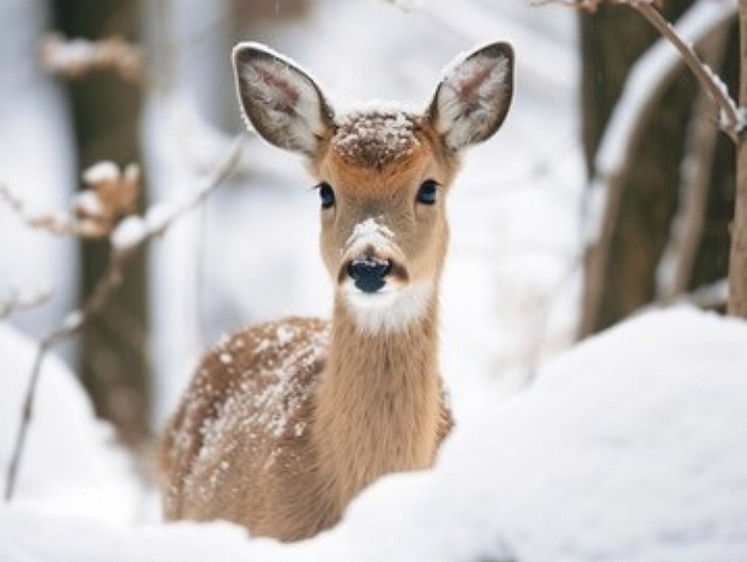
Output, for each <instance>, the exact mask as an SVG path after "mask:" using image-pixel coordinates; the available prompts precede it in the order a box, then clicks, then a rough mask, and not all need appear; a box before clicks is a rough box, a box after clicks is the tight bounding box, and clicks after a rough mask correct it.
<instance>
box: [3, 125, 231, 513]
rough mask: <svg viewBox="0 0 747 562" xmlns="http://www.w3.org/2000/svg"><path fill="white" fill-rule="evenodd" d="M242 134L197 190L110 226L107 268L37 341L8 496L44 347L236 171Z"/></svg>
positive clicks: (61, 337) (79, 320) (67, 332)
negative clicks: (74, 307) (145, 249)
mask: <svg viewBox="0 0 747 562" xmlns="http://www.w3.org/2000/svg"><path fill="white" fill-rule="evenodd" d="M244 139H245V137H244V136H243V135H240V136H238V137H237V138H236V139H235V140H234V142H233V143H232V144H231V146H230V148H229V149H228V151H227V152H226V154H225V156H223V158H222V159H221V161H220V162H219V163H218V165H217V166H216V167H215V168H214V169H213V170H212V171H211V172H210V173H208V174H207V175H206V176H205V177H204V178H202V180H201V181H200V182H199V184H198V186H197V187H196V189H195V190H194V192H193V193H191V194H190V196H189V197H187V198H186V199H185V200H184V201H181V202H179V203H178V204H176V205H173V206H170V207H166V206H164V205H158V204H157V205H154V206H153V207H151V208H150V209H148V211H147V212H146V214H145V216H143V217H138V216H136V215H130V216H128V217H127V218H125V219H124V220H122V221H121V222H120V223H119V224H118V225H117V226H116V228H114V229H113V230H112V231H111V234H110V236H109V239H110V241H111V244H112V252H111V253H110V255H109V262H108V264H107V266H106V269H105V270H104V273H103V274H102V276H101V278H100V279H99V280H98V282H97V283H96V286H95V287H94V288H93V291H92V292H91V294H90V295H89V296H88V297H87V298H86V300H85V301H84V303H83V304H82V305H81V306H80V307H79V308H78V309H77V310H74V311H72V312H70V313H69V314H68V315H67V316H66V317H65V319H64V320H63V322H62V324H61V325H60V326H59V327H58V328H57V329H55V330H53V331H52V332H50V333H49V334H48V335H47V336H46V337H44V338H43V339H42V341H41V342H40V344H39V349H38V351H37V354H36V358H35V360H34V365H33V367H32V370H31V376H30V378H29V383H28V387H27V390H26V394H25V398H24V404H23V410H22V414H21V415H22V418H21V423H20V425H19V428H18V432H17V433H16V441H15V445H14V449H13V455H12V456H11V461H10V465H9V467H8V477H7V480H6V487H5V500H6V501H10V500H11V499H12V497H13V490H14V487H15V481H16V476H17V473H18V467H19V466H20V461H21V456H22V453H23V447H24V443H25V440H26V434H27V432H28V426H29V423H30V421H31V416H32V405H33V401H34V395H35V392H36V387H37V382H38V379H39V372H40V367H41V363H42V360H43V359H44V356H45V354H46V352H47V351H48V350H49V349H50V348H52V347H53V346H55V345H57V344H58V343H60V342H62V341H65V340H67V339H69V338H70V337H72V336H73V335H75V334H76V333H77V332H78V331H79V330H80V329H81V328H82V327H83V325H84V324H85V323H86V322H87V321H88V320H89V319H90V318H91V317H92V316H93V315H95V314H96V313H97V312H98V311H99V310H100V309H101V307H102V306H103V304H104V303H105V302H106V301H107V299H108V298H109V296H110V295H111V294H112V292H113V291H114V290H115V289H116V288H117V287H118V286H119V285H120V284H121V282H122V274H123V269H124V267H125V265H126V264H127V263H128V262H129V261H130V260H131V259H132V257H133V256H134V255H135V254H136V252H137V250H138V249H140V248H141V247H143V246H144V245H145V244H146V243H147V242H149V241H150V240H152V239H154V238H156V237H158V236H160V235H161V234H163V232H164V231H166V229H168V228H169V226H171V224H172V223H174V222H175V221H177V220H178V219H179V218H180V217H182V216H183V215H185V214H186V213H188V212H189V211H191V210H192V209H193V208H195V207H196V206H198V205H199V204H200V203H201V202H202V201H203V200H205V199H206V198H207V197H208V196H210V195H211V194H212V193H213V192H215V191H216V190H217V188H218V187H220V186H221V185H222V184H223V182H224V181H225V180H226V179H227V178H228V177H229V176H230V175H231V173H232V172H233V171H234V169H235V167H236V164H237V162H238V161H239V155H240V153H241V147H242V145H243V142H244ZM88 176H89V178H88V179H89V180H91V181H93V182H96V181H108V180H111V179H112V178H113V177H114V174H113V173H112V169H111V168H106V167H105V168H99V169H98V170H94V172H91V170H90V169H89V170H88ZM91 176H93V177H91Z"/></svg>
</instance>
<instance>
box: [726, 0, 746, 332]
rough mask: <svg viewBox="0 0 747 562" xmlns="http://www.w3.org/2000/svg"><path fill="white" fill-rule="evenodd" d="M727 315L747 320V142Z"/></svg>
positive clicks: (742, 4)
mask: <svg viewBox="0 0 747 562" xmlns="http://www.w3.org/2000/svg"><path fill="white" fill-rule="evenodd" d="M739 31H740V36H741V42H740V49H739V61H740V67H741V71H740V88H739V106H740V107H747V0H739ZM729 314H731V315H733V316H740V317H742V318H747V140H746V139H745V135H744V132H740V134H739V138H738V142H737V189H736V202H735V205H734V225H733V230H732V241H731V257H730V266H729Z"/></svg>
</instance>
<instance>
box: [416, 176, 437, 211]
mask: <svg viewBox="0 0 747 562" xmlns="http://www.w3.org/2000/svg"><path fill="white" fill-rule="evenodd" d="M437 193H438V183H437V182H436V181H435V180H425V181H424V182H423V183H422V184H421V186H420V188H419V189H418V195H417V197H416V199H417V200H418V203H422V204H423V205H433V204H434V203H435V202H436V194H437Z"/></svg>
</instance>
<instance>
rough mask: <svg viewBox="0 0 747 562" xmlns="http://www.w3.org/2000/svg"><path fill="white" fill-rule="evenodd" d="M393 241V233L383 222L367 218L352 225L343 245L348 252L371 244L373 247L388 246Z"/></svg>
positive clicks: (383, 247) (381, 247)
mask: <svg viewBox="0 0 747 562" xmlns="http://www.w3.org/2000/svg"><path fill="white" fill-rule="evenodd" d="M393 241H394V233H393V232H392V231H391V230H390V229H389V228H388V227H387V226H386V225H384V224H381V223H380V222H378V221H377V220H376V219H374V218H371V217H369V218H367V219H366V220H364V221H363V222H360V223H358V224H356V225H355V226H354V227H353V232H352V233H351V234H350V237H349V238H348V240H347V242H346V243H345V246H346V248H347V250H348V252H352V251H354V250H356V249H359V248H365V247H367V246H373V247H374V248H379V249H385V248H389V247H390V246H391V245H392V242H393Z"/></svg>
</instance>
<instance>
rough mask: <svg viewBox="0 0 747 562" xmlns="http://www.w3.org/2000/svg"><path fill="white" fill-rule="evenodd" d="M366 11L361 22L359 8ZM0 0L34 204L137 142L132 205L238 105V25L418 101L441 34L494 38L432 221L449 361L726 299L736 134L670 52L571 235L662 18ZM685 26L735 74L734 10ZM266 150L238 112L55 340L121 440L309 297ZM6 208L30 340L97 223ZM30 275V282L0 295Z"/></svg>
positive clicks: (1, 268)
mask: <svg viewBox="0 0 747 562" xmlns="http://www.w3.org/2000/svg"><path fill="white" fill-rule="evenodd" d="M352 4H358V5H359V6H357V7H356V6H354V5H352ZM498 4H500V5H498ZM694 4H696V2H695V1H694V0H668V1H667V2H664V3H663V8H662V11H663V13H664V14H665V16H666V17H667V19H669V20H670V21H673V22H674V21H677V19H678V18H680V17H681V16H682V15H683V14H684V13H686V12H687V11H688V10H689V9H691V8H692V7H693V5H694ZM372 11H373V12H375V13H376V14H377V15H376V17H375V19H374V20H372V21H375V22H378V23H382V22H384V25H382V27H381V29H379V28H377V30H376V31H375V32H371V30H370V29H368V28H367V27H368V24H367V21H369V19H368V18H369V15H370V14H371V13H373V12H372ZM383 12H386V15H383V16H382V15H380V13H383ZM457 14H458V17H457ZM390 20H391V22H392V23H391V25H390V24H389V23H387V22H389V21H390ZM0 21H1V22H2V25H1V27H2V30H3V31H2V33H0V44H1V45H3V49H0V68H2V69H3V77H2V78H1V79H0V99H1V100H2V103H0V115H2V119H0V146H2V147H3V150H2V151H1V152H2V154H0V183H2V184H3V185H5V186H6V187H7V189H8V190H9V191H10V192H12V193H13V194H15V195H16V196H18V197H19V198H20V199H22V200H23V201H24V203H25V204H27V205H28V206H29V208H31V207H33V208H34V209H37V208H42V209H52V210H55V209H57V210H59V209H69V208H70V207H71V205H72V203H71V202H72V201H73V198H74V192H75V191H78V190H82V189H86V188H90V185H87V184H86V183H85V182H83V181H80V180H79V179H78V178H81V177H82V175H83V172H84V170H87V169H89V168H90V167H91V166H93V165H95V164H97V163H100V162H101V161H112V162H114V163H116V164H117V165H118V166H120V167H122V168H124V167H125V166H127V165H128V164H130V163H133V162H135V163H139V164H140V166H141V170H142V174H141V181H140V186H141V188H140V198H139V202H138V207H137V211H138V212H142V211H143V210H144V209H146V208H147V207H148V206H149V205H151V204H152V203H154V202H159V201H164V200H171V199H178V198H180V197H182V196H184V195H186V194H188V193H189V192H190V190H192V189H193V188H194V186H195V184H196V182H197V180H198V179H199V178H200V177H201V176H202V175H204V174H205V173H207V172H209V171H210V170H211V169H213V168H214V167H215V165H216V162H217V161H218V160H219V159H220V157H221V155H222V154H224V153H225V151H226V150H227V147H228V146H229V143H230V141H231V138H232V137H233V136H234V135H236V134H238V133H239V132H240V131H241V130H242V128H243V123H242V121H241V119H240V118H239V114H238V109H237V104H236V100H235V95H234V89H233V77H232V74H231V68H230V64H229V56H228V55H229V53H230V50H231V48H232V46H233V45H234V44H235V43H236V42H237V41H240V40H255V41H260V42H264V43H267V44H269V45H271V46H272V47H273V48H276V49H278V50H280V51H282V52H285V53H288V54H289V55H291V56H293V57H294V58H296V59H297V60H299V61H300V62H301V63H302V64H304V65H305V66H307V67H309V68H310V69H311V70H312V72H313V73H314V74H315V75H318V76H319V77H320V78H321V79H322V81H323V82H325V83H329V85H330V88H329V89H330V90H331V91H332V93H333V95H335V94H337V93H338V92H341V96H342V97H344V98H347V99H351V98H353V99H354V98H356V97H358V98H366V97H396V96H400V95H405V96H409V97H411V98H416V99H422V100H425V99H426V98H427V96H428V95H430V93H431V92H432V89H431V88H432V86H435V82H436V79H437V77H438V69H439V68H440V66H442V65H443V64H444V63H445V62H447V61H448V60H449V58H450V57H451V56H453V54H454V53H456V52H458V51H460V50H464V49H467V48H470V47H471V46H472V45H473V44H474V43H476V42H479V41H482V40H486V39H490V38H501V39H504V38H507V39H509V40H512V41H513V42H514V43H515V46H516V48H517V57H518V61H519V69H518V70H519V74H518V76H519V84H518V88H517V92H516V96H517V102H516V108H515V111H517V112H519V114H520V115H524V116H525V117H524V118H522V119H519V118H515V120H516V123H514V124H512V123H511V119H512V118H509V124H508V125H507V131H506V132H503V133H502V139H501V140H499V141H496V143H494V144H493V145H492V147H491V148H485V149H483V148H481V149H480V150H479V151H476V153H475V155H474V161H475V165H474V171H472V172H469V173H466V175H465V179H464V183H465V184H469V185H470V187H469V188H468V189H467V188H466V186H465V193H464V194H456V193H455V195H454V197H455V199H456V198H457V197H464V199H465V201H466V203H463V204H459V203H455V215H456V217H455V218H454V219H453V224H454V226H453V229H454V230H458V229H459V228H460V226H459V221H458V219H459V217H461V219H462V220H463V222H467V221H470V220H474V221H476V223H479V225H480V228H481V230H479V232H478V230H477V226H474V225H473V226H472V228H471V229H467V234H466V235H465V234H462V235H461V237H460V235H459V234H455V242H454V250H453V251H454V254H455V255H456V256H457V257H456V258H455V259H456V264H457V265H456V266H455V267H454V268H453V269H452V271H453V274H452V278H453V280H452V281H448V280H447V285H448V286H447V288H446V293H447V294H446V298H445V305H444V306H445V308H446V309H447V312H446V320H445V324H446V325H445V328H444V329H445V331H446V333H447V336H449V338H450V341H455V342H457V343H455V344H454V349H455V350H454V351H450V350H449V349H448V348H447V350H446V353H447V359H446V361H447V364H448V365H451V366H452V367H447V370H457V368H456V367H455V365H459V366H460V367H463V366H464V364H465V359H464V355H465V354H469V355H470V356H476V357H479V365H478V364H477V360H473V363H469V362H467V365H468V366H469V367H470V368H472V367H474V369H473V370H475V371H479V372H484V373H486V374H487V375H486V376H492V377H495V378H496V379H501V378H502V379H503V380H512V381H513V382H512V383H510V384H508V385H507V386H511V387H520V386H522V385H523V384H526V383H527V382H528V381H529V380H531V377H532V373H533V372H534V370H535V368H536V363H537V362H538V361H540V360H541V359H542V358H545V357H548V356H550V355H552V354H554V353H556V352H557V351H558V350H560V349H562V348H563V347H565V346H567V345H568V344H570V343H572V342H573V341H575V340H576V339H577V338H580V337H585V336H588V335H590V334H593V333H595V332H598V331H599V330H602V329H604V328H606V327H608V326H610V325H612V324H614V323H616V322H618V321H620V320H621V319H623V318H626V317H627V316H629V315H630V314H632V313H634V312H635V311H637V310H639V309H641V308H642V307H646V306H648V305H650V304H652V303H668V302H672V301H673V300H675V299H678V298H683V297H684V296H687V295H689V296H688V297H687V298H691V299H694V300H697V301H698V302H700V303H701V304H702V305H703V306H705V307H713V308H723V306H724V303H725V299H726V297H725V289H724V283H723V280H724V279H725V277H726V273H727V269H728V256H729V224H730V221H731V219H732V216H733V212H734V192H735V174H734V169H735V162H734V148H733V146H732V144H731V142H730V141H729V139H728V138H727V137H726V136H725V135H722V134H720V133H719V131H718V124H717V118H716V112H715V109H714V107H713V105H712V103H711V102H710V101H709V100H708V99H707V98H706V97H705V95H704V94H703V93H702V92H701V90H700V89H699V87H698V86H697V84H696V83H695V81H694V79H693V78H692V76H691V75H690V74H689V73H688V72H687V71H686V70H685V69H684V68H680V69H679V70H678V71H676V72H674V73H673V74H672V75H671V76H670V77H669V78H668V79H667V80H666V81H665V84H664V87H663V88H661V89H659V90H657V91H656V92H655V95H654V96H653V97H652V98H651V100H650V102H649V103H648V105H647V108H646V113H645V116H644V117H645V118H643V119H642V120H641V122H640V126H639V127H638V129H639V130H638V132H637V133H636V137H635V138H636V143H635V147H634V151H633V154H632V156H631V157H630V159H629V161H628V162H627V164H626V167H625V171H624V182H623V183H624V189H623V190H622V192H621V193H622V196H621V199H620V201H619V202H618V203H619V204H618V207H617V209H615V210H613V211H612V212H610V213H608V214H607V215H605V216H604V218H603V220H605V221H606V222H605V224H606V225H607V228H606V230H605V232H606V234H605V235H603V236H601V238H600V239H599V241H598V243H597V244H596V245H595V246H590V247H589V249H588V250H587V249H586V247H585V242H584V239H583V236H582V231H583V230H584V221H586V220H589V219H588V216H586V214H585V212H584V209H587V211H588V209H590V208H591V207H593V206H592V205H591V204H590V203H589V199H590V197H591V196H590V194H589V190H590V188H589V187H588V186H589V185H591V183H592V182H591V180H592V178H594V177H595V175H596V174H597V171H598V170H597V169H596V164H595V162H596V156H597V152H598V150H599V147H600V143H601V139H602V137H603V135H604V132H605V129H606V127H607V125H608V122H609V120H610V118H611V115H612V113H613V110H614V108H615V106H616V104H617V102H618V100H619V99H620V98H621V95H622V92H623V90H624V88H625V85H626V82H627V80H628V78H629V74H630V72H631V69H632V68H633V67H634V65H635V64H636V62H637V61H638V60H640V58H641V57H642V56H643V55H644V53H645V52H646V51H647V50H648V49H650V48H651V47H652V46H653V45H654V44H655V43H656V42H657V41H658V40H659V35H658V34H657V32H656V31H655V30H654V29H653V28H652V27H651V26H650V25H649V24H648V23H647V22H646V21H645V20H644V19H643V18H642V17H641V16H640V15H639V14H638V13H636V12H634V11H633V10H629V9H627V8H624V7H619V6H609V5H603V6H601V7H600V9H599V10H598V11H596V12H595V13H576V12H573V11H571V10H568V9H566V8H562V7H558V6H553V5H550V6H544V7H541V8H539V7H532V6H531V5H530V3H529V2H523V1H519V0H511V1H506V2H500V3H497V2H492V1H490V0H469V1H467V2H458V3H457V2H447V1H445V0H444V1H439V2H436V1H433V2H430V1H423V2H416V1H413V2H409V3H406V2H385V1H384V0H367V1H366V2H357V3H345V2H342V1H341V0H183V1H176V0H106V1H102V0H54V1H49V2H43V1H40V0H34V1H30V0H3V1H2V2H0ZM364 31H365V33H364ZM697 48H698V51H699V53H700V54H701V56H702V58H703V59H704V60H706V61H707V62H708V63H709V64H710V65H711V66H712V68H713V69H714V70H715V71H716V72H717V74H719V75H720V76H721V77H722V78H723V79H724V81H725V82H726V84H727V85H728V87H729V89H730V90H731V92H732V94H733V95H734V92H735V91H736V82H737V74H738V72H737V70H738V64H737V63H738V34H737V27H736V18H734V17H733V18H731V19H729V18H726V19H725V20H724V21H723V22H722V23H720V24H719V25H716V26H713V28H712V29H709V30H708V32H707V33H704V34H703V36H702V37H700V39H699V41H698V43H697ZM289 160H290V157H287V156H285V155H278V154H276V153H275V152H274V151H273V150H272V149H269V148H267V147H264V146H262V145H261V143H259V142H258V141H257V140H256V139H254V138H252V137H249V138H248V139H247V141H246V142H245V143H244V145H243V149H242V155H241V159H240V162H239V164H238V165H237V166H236V168H235V170H234V171H233V174H232V177H231V179H230V181H228V182H227V185H226V186H225V187H223V188H222V191H221V192H220V193H219V194H218V195H216V196H215V198H213V199H211V200H209V201H208V202H207V203H205V204H204V205H202V206H200V208H198V209H197V210H196V211H195V212H193V213H191V214H190V215H188V216H185V217H184V218H183V219H182V220H180V221H179V222H178V224H175V225H173V226H171V227H170V228H169V230H168V232H167V234H166V235H165V236H164V237H163V238H162V239H160V240H158V241H157V242H156V243H154V244H152V245H150V246H149V247H148V250H147V252H139V253H138V254H137V256H136V257H135V259H134V260H132V261H131V262H130V263H129V264H128V265H127V266H126V267H125V268H124V269H123V271H124V277H123V282H122V284H121V286H119V287H118V288H117V289H116V291H115V292H114V293H113V294H112V295H111V296H110V297H109V298H108V299H107V300H106V302H105V304H104V305H103V307H102V308H101V309H100V310H99V311H98V312H97V313H96V314H94V315H92V316H91V318H90V320H89V321H88V322H86V323H85V324H84V326H83V329H82V332H81V334H80V337H79V338H78V339H71V342H73V343H72V344H71V343H69V342H68V343H66V344H65V345H64V346H62V349H63V353H64V355H65V357H66V358H67V360H68V361H70V362H71V363H72V364H73V366H74V370H75V371H76V372H78V373H79V374H80V376H81V378H82V381H83V383H84V385H85V387H86V389H87V390H88V392H89V393H90V395H91V397H92V399H93V402H94V404H95V409H96V412H97V414H98V415H100V416H102V417H104V418H106V419H109V420H111V421H112V422H113V423H114V424H115V426H116V428H117V430H118V433H119V436H120V438H121V439H122V440H123V441H124V442H125V443H127V444H129V445H133V446H137V445H139V444H142V443H144V442H147V441H148V439H149V438H150V437H151V436H152V435H153V434H154V432H155V431H156V430H157V428H158V427H159V426H160V425H161V424H162V423H163V420H164V418H165V416H166V415H168V412H169V411H170V409H171V408H173V405H174V403H175V400H176V396H178V394H179V392H180V390H181V388H182V387H183V386H184V383H185V380H186V377H187V376H188V375H189V369H190V367H191V366H192V365H193V364H194V361H195V359H196V357H197V356H198V354H199V352H200V350H201V349H203V348H204V347H205V346H206V345H208V344H209V343H210V342H211V341H214V340H215V339H216V338H217V337H218V336H219V335H220V334H221V333H224V332H226V331H228V330H230V329H232V328H234V327H236V326H239V325H241V324H244V323H248V322H252V321H256V320H259V319H264V318H266V317H269V316H272V315H277V314H280V313H287V312H294V313H309V314H326V311H327V304H326V303H327V302H328V299H329V296H330V293H329V288H328V287H327V282H326V280H325V279H324V274H323V272H322V271H321V268H320V266H319V265H318V263H317V261H318V258H317V257H316V256H317V254H316V241H315V239H314V234H313V233H314V232H315V228H316V225H315V221H316V217H315V214H314V213H315V209H316V207H315V203H314V201H313V200H312V199H311V198H310V197H309V196H308V194H307V193H305V191H306V187H307V186H308V180H307V179H306V178H305V176H304V175H303V171H302V169H301V167H300V165H298V166H297V167H296V168H290V167H289V164H288V162H289ZM471 165H472V164H470V163H468V164H467V166H468V167H469V166H471ZM288 185H290V186H291V187H289V188H288V187H287V186H288ZM517 192H521V193H523V194H520V195H517V194H516V193H517ZM291 193H293V195H290V194H291ZM500 194H502V195H500ZM527 194H528V195H527ZM538 194H539V195H538ZM486 197H487V199H486ZM496 197H502V198H501V200H500V201H499V202H496ZM460 205H461V206H460ZM3 207H4V208H3V209H1V210H0V240H1V241H0V301H4V302H7V303H9V305H8V306H7V307H6V308H7V312H6V313H5V314H6V315H7V316H8V320H9V321H10V322H11V323H13V324H14V325H16V326H18V327H19V328H21V329H22V330H24V331H26V332H27V333H29V334H30V335H31V336H32V337H34V338H36V339H39V338H41V337H43V336H44V335H45V334H47V333H49V332H50V331H51V330H52V329H53V328H54V327H55V326H58V325H60V324H61V323H62V322H63V319H64V318H65V315H66V314H67V312H68V311H70V310H73V309H74V308H75V307H76V306H77V303H80V302H82V301H83V300H84V299H86V298H87V295H90V294H91V292H92V291H93V290H94V288H95V287H96V285H97V283H98V282H99V280H100V279H101V278H102V275H103V274H104V271H105V270H106V268H107V265H108V264H109V263H110V253H111V244H110V241H109V239H108V238H107V237H106V236H103V237H100V238H98V239H90V237H85V236H70V237H66V238H65V237H63V238H62V239H57V238H55V237H53V236H50V235H49V234H48V233H46V232H39V231H38V229H32V228H29V227H28V225H26V224H23V223H22V221H19V220H18V217H17V216H16V215H17V214H18V213H16V212H14V211H12V210H11V209H10V206H7V205H5V206H3ZM478 208H479V211H478V210H477V209H478ZM589 212H591V211H589ZM518 223H521V224H518ZM517 233H519V234H517ZM288 248H293V250H292V251H291V250H288ZM600 256H601V257H600ZM459 275H462V276H463V278H462V279H461V280H458V276H459ZM465 278H466V279H467V280H464V279H465ZM47 288H49V289H50V290H51V293H52V298H51V299H50V300H49V302H45V303H44V304H43V305H41V306H37V307H34V308H32V309H29V310H20V309H19V310H12V309H13V308H14V306H12V303H13V302H14V301H17V302H18V303H20V302H22V301H23V300H24V298H29V299H30V297H29V295H32V296H33V294H36V293H38V292H39V291H42V292H43V291H45V290H46V289H47ZM704 289H705V292H703V290H704ZM26 293H28V294H26ZM465 293H468V295H464V294H465ZM19 295H20V296H19ZM24 295H25V297H24ZM459 295H463V296H461V297H460V296H459ZM22 297H24V298H22ZM31 300H33V299H31ZM452 304H453V305H454V307H453V308H454V309H458V310H457V312H453V313H449V312H448V308H449V306H450V305H452ZM11 312H12V314H11ZM457 346H460V347H459V348H458V349H457Z"/></svg>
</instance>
